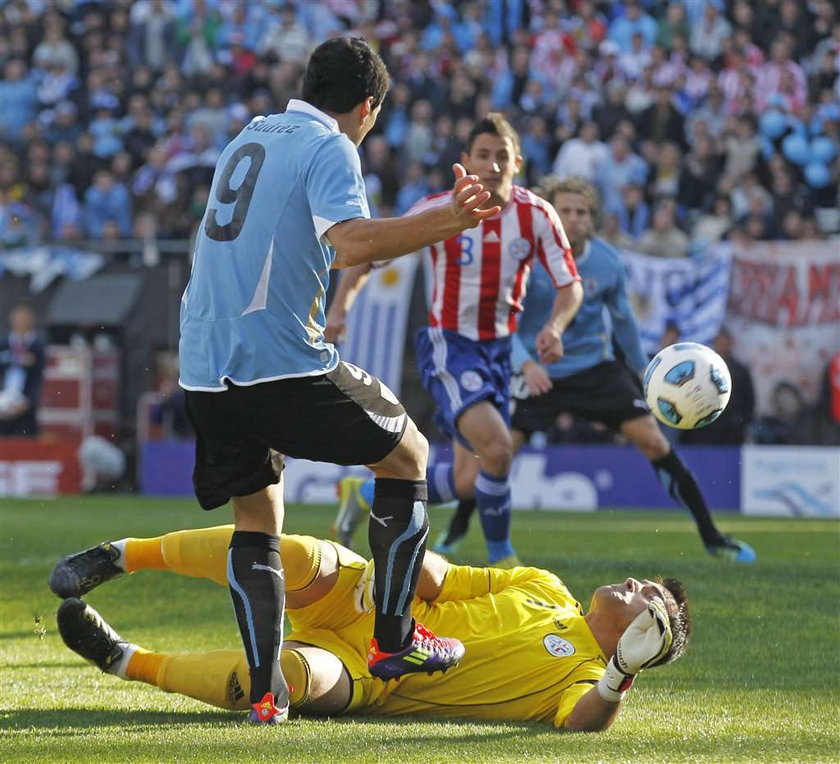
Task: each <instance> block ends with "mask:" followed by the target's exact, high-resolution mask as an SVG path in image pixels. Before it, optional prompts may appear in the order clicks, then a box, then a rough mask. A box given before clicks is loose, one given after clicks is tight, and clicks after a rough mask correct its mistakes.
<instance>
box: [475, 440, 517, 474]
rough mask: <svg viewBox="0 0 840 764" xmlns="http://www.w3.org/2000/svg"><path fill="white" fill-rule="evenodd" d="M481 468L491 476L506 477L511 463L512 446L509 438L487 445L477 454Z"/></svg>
mask: <svg viewBox="0 0 840 764" xmlns="http://www.w3.org/2000/svg"><path fill="white" fill-rule="evenodd" d="M479 460H480V462H481V468H482V470H484V472H489V473H491V474H493V475H507V474H508V473H509V472H510V465H511V463H512V462H513V446H512V444H511V442H510V438H508V439H507V440H506V441H505V440H500V441H494V442H491V443H487V444H486V446H485V448H483V449H482V453H481V454H479Z"/></svg>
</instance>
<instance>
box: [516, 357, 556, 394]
mask: <svg viewBox="0 0 840 764" xmlns="http://www.w3.org/2000/svg"><path fill="white" fill-rule="evenodd" d="M522 375H523V376H524V377H525V384H526V385H527V386H528V392H529V393H530V394H531V395H542V394H543V393H547V392H548V391H549V390H551V379H550V377H549V376H548V372H547V371H546V370H545V366H543V365H542V364H539V363H537V362H536V361H526V362H525V363H524V364H523V365H522Z"/></svg>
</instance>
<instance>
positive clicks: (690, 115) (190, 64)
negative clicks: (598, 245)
mask: <svg viewBox="0 0 840 764" xmlns="http://www.w3.org/2000/svg"><path fill="white" fill-rule="evenodd" d="M339 34H358V35H361V36H364V37H365V38H366V39H367V40H368V41H370V42H371V43H372V44H373V45H375V46H376V47H377V48H378V49H379V51H380V53H381V54H382V55H383V57H384V58H385V60H386V62H387V64H388V67H389V69H390V71H391V74H392V76H393V79H394V87H393V89H392V91H391V93H390V95H389V96H388V98H387V100H386V103H385V106H384V108H383V112H382V114H381V116H380V120H379V123H378V125H377V127H376V129H375V132H374V133H373V134H371V136H370V137H369V138H368V139H367V140H366V142H365V144H364V145H363V148H362V149H361V151H362V160H363V166H364V169H365V173H366V179H367V182H368V193H369V196H370V199H371V207H372V211H373V213H374V214H379V215H388V214H392V213H396V214H400V213H402V212H404V211H405V210H406V209H407V208H408V207H409V206H411V204H412V203H413V202H414V201H416V200H417V199H418V198H420V197H422V196H424V195H425V194H427V193H430V192H432V191H435V190H438V189H443V188H446V187H448V186H449V185H450V181H451V170H450V166H451V163H452V162H453V161H455V160H457V158H458V157H459V155H460V151H461V148H462V145H463V142H464V138H465V136H466V135H467V133H468V131H469V128H470V125H471V122H472V121H473V120H474V119H475V118H476V117H477V116H480V115H483V114H484V113H486V112H487V111H488V110H499V111H502V112H504V113H505V114H507V115H508V116H509V118H511V120H512V121H513V122H514V124H515V125H516V126H517V128H518V129H519V130H520V133H521V137H522V153H523V155H524V157H525V160H526V161H525V169H524V179H523V182H527V183H529V184H535V183H537V182H538V181H539V180H540V179H541V178H542V177H543V176H545V175H546V174H549V173H553V174H555V175H558V176H560V177H564V176H568V175H580V176H583V177H585V178H588V179H590V180H592V181H593V182H594V183H595V184H596V185H597V186H598V188H599V189H600V191H601V194H602V197H603V215H602V220H601V224H602V229H603V235H604V236H605V237H607V238H608V239H609V240H610V241H613V242H614V243H616V244H618V245H620V246H625V247H632V248H634V249H637V250H640V251H647V252H649V253H651V254H654V255H661V256H663V257H681V256H686V255H690V254H692V253H694V252H696V251H698V250H699V249H702V247H703V246H704V245H706V244H708V243H709V242H714V241H717V240H720V239H722V238H723V237H727V236H732V237H736V236H737V237H740V238H742V239H743V240H745V241H749V240H761V239H808V238H820V237H823V236H825V235H827V234H833V233H836V232H837V231H838V230H840V213H838V211H837V208H838V202H837V180H838V168H839V167H840V163H838V158H837V153H838V152H837V147H838V141H839V140H840V78H838V71H840V19H838V15H837V10H836V5H835V4H834V3H832V2H831V1H830V0H808V1H807V2H806V1H805V0H727V1H726V2H724V0H673V1H672V2H656V1H655V0H625V1H624V2H596V1H595V0H504V2H503V1H502V0H465V1H463V2H458V1H457V0H451V1H448V0H430V1H426V2H423V1H422V0H411V1H409V0H318V1H317V2H316V0H299V1H298V2H291V1H284V0H136V2H131V1H130V0H99V1H97V0H5V2H4V0H0V70H2V80H0V246H2V247H4V248H5V247H10V246H16V245H25V244H32V243H37V242H45V241H65V242H67V241H70V242H72V241H77V240H83V239H93V240H104V241H111V240H115V239H124V238H132V237H137V238H147V237H149V236H153V237H160V238H173V239H178V238H188V237H189V236H190V235H191V233H192V231H193V229H194V227H195V225H196V222H197V221H198V220H199V219H200V217H201V215H202V213H203V210H204V207H205V203H206V200H207V195H208V189H209V184H210V180H211V178H212V174H213V169H214V165H215V161H216V159H217V157H218V155H219V153H220V150H221V149H222V148H223V147H224V145H225V144H226V142H227V141H228V140H230V138H231V137H233V136H234V135H236V134H237V133H238V132H239V131H240V130H241V129H242V127H243V126H244V125H245V124H247V123H248V121H249V120H250V119H251V118H252V116H254V115H257V114H264V113H270V112H276V111H282V110H283V109H284V108H285V106H286V103H287V101H288V100H289V98H291V97H294V96H295V95H296V94H298V93H299V84H300V78H301V74H302V70H303V66H304V64H305V61H306V58H307V56H308V54H309V52H310V51H311V49H312V48H313V47H314V46H315V45H316V44H317V43H318V42H320V41H322V40H324V39H327V38H328V37H330V36H332V35H339Z"/></svg>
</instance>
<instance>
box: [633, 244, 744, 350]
mask: <svg viewBox="0 0 840 764" xmlns="http://www.w3.org/2000/svg"><path fill="white" fill-rule="evenodd" d="M621 258H622V260H624V262H625V264H626V266H627V291H628V293H629V295H630V300H631V302H632V304H633V313H634V314H635V316H636V320H637V321H638V323H639V330H640V331H641V335H642V344H643V346H644V348H645V350H646V351H647V352H648V353H655V352H656V351H658V350H659V342H660V339H661V337H662V333H663V332H664V331H665V325H666V323H668V322H669V321H671V322H673V323H675V324H676V325H677V326H678V327H679V328H680V332H681V334H682V337H681V339H683V340H686V341H689V342H701V343H703V344H704V345H709V344H711V342H712V339H713V338H714V336H715V334H717V332H718V330H719V329H720V326H721V323H722V322H723V317H724V314H725V313H726V301H727V297H728V295H729V274H730V270H731V263H732V252H731V247H730V245H729V243H728V242H724V243H722V244H719V245H717V246H715V247H710V248H709V249H708V250H707V251H706V252H705V253H704V254H703V256H702V257H692V258H680V259H676V258H674V259H669V258H661V257H653V256H651V255H642V254H639V253H637V252H628V251H626V250H623V251H622V252H621Z"/></svg>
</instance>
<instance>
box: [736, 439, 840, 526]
mask: <svg viewBox="0 0 840 764" xmlns="http://www.w3.org/2000/svg"><path fill="white" fill-rule="evenodd" d="M741 460H742V461H741V511H742V512H743V513H744V514H745V515H765V516H766V515H771V516H772V515H776V516H790V517H840V448H831V447H823V446H744V447H743V449H742V450H741Z"/></svg>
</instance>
